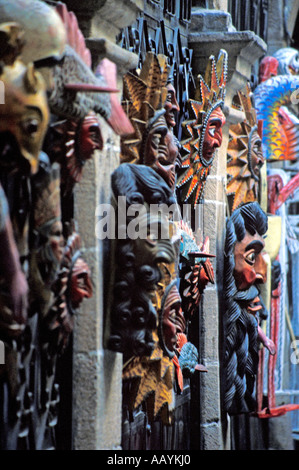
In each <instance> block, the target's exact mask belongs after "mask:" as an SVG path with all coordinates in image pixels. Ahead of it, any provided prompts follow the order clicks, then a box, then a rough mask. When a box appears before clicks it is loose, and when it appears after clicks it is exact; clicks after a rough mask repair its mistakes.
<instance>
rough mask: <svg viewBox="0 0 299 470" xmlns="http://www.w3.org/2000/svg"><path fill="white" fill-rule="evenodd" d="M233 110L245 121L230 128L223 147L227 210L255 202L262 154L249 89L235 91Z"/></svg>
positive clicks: (258, 124)
mask: <svg viewBox="0 0 299 470" xmlns="http://www.w3.org/2000/svg"><path fill="white" fill-rule="evenodd" d="M233 107H235V108H237V109H239V110H240V111H242V112H243V113H244V115H245V120H244V121H242V122H240V123H238V124H234V125H231V126H230V129H229V143H228V148H227V196H228V204H229V208H230V211H231V212H233V211H234V210H235V209H237V208H238V207H240V206H241V205H242V204H245V203H248V202H253V201H258V198H259V189H260V168H261V166H262V165H263V164H264V158H263V155H262V149H261V143H262V126H261V124H262V122H261V121H257V118H256V112H255V109H254V107H253V104H252V99H251V89H250V86H249V85H247V87H246V88H245V89H243V90H241V91H239V92H238V94H237V96H236V97H235V99H234V104H233Z"/></svg>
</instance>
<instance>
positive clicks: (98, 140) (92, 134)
mask: <svg viewBox="0 0 299 470" xmlns="http://www.w3.org/2000/svg"><path fill="white" fill-rule="evenodd" d="M78 146H79V155H80V158H81V159H82V160H89V159H90V158H91V157H92V155H93V152H94V151H95V150H96V149H98V150H102V148H103V138H102V134H101V129H100V123H99V120H98V118H97V117H96V115H95V114H94V113H93V112H90V113H89V114H87V116H85V118H84V119H83V121H82V124H81V127H80V130H79V133H78Z"/></svg>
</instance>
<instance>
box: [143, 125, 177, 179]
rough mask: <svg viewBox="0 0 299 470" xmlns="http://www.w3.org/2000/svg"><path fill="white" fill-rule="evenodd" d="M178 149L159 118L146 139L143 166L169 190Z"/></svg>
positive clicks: (173, 175)
mask: <svg viewBox="0 0 299 470" xmlns="http://www.w3.org/2000/svg"><path fill="white" fill-rule="evenodd" d="M177 156H178V148H177V146H176V145H175V142H174V140H173V136H172V134H171V132H169V131H168V129H167V126H166V121H165V117H164V116H161V117H160V118H159V119H158V120H157V121H156V122H155V123H154V124H153V126H152V127H151V129H150V132H149V135H148V137H147V141H146V145H145V153H144V164H145V165H147V166H150V167H151V168H153V169H154V170H155V171H156V172H157V173H158V174H159V175H160V176H161V177H162V178H163V179H164V180H165V181H166V183H167V184H168V186H169V187H170V188H173V187H174V184H175V161H176V158H177Z"/></svg>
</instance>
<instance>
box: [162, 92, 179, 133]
mask: <svg viewBox="0 0 299 470" xmlns="http://www.w3.org/2000/svg"><path fill="white" fill-rule="evenodd" d="M164 108H165V110H166V114H165V120H166V123H167V126H168V127H174V126H175V125H176V121H175V116H176V114H177V113H178V112H179V111H180V107H179V104H178V102H177V99H176V91H175V89H174V86H173V85H172V84H171V83H168V84H167V98H166V102H165V104H164Z"/></svg>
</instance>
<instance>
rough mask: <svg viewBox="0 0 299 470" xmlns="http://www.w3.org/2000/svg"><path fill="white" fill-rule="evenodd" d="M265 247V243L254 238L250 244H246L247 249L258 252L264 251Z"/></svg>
mask: <svg viewBox="0 0 299 470" xmlns="http://www.w3.org/2000/svg"><path fill="white" fill-rule="evenodd" d="M263 248H264V243H263V242H261V241H260V240H253V241H252V242H250V243H248V245H247V246H246V248H245V251H249V250H252V249H254V250H256V251H258V252H260V251H262V249H263Z"/></svg>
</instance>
